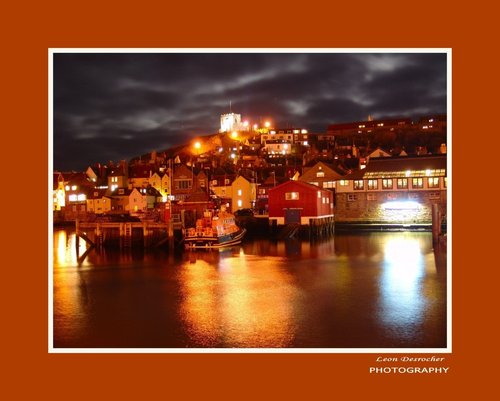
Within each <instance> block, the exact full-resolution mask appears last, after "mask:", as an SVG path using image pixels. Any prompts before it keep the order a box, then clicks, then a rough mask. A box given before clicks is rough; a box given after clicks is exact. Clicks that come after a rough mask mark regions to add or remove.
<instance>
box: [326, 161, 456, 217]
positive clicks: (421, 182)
mask: <svg viewBox="0 0 500 401" xmlns="http://www.w3.org/2000/svg"><path fill="white" fill-rule="evenodd" d="M447 187H448V180H447V170H446V155H435V156H420V157H401V158H391V157H382V158H372V159H370V161H369V163H368V164H367V166H366V168H365V169H363V170H357V171H355V172H353V173H351V174H349V175H347V176H345V177H343V178H342V179H340V180H338V181H337V183H336V210H335V220H336V222H345V223H380V224H390V223H394V224H423V225H429V224H431V223H432V205H433V204H438V205H439V208H440V211H441V213H442V214H443V215H445V214H446V202H447Z"/></svg>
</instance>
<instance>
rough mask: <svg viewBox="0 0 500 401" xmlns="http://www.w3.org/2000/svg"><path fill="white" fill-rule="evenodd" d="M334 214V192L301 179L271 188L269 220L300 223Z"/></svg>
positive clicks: (282, 222) (279, 222)
mask: <svg viewBox="0 0 500 401" xmlns="http://www.w3.org/2000/svg"><path fill="white" fill-rule="evenodd" d="M331 216H333V193H332V192H331V191H328V190H324V189H321V188H319V187H317V186H315V185H311V184H308V183H305V182H300V181H287V182H285V183H283V184H281V185H278V186H277V187H275V188H272V189H270V190H269V221H270V223H271V224H272V222H273V221H276V224H278V225H282V224H289V223H300V224H302V225H308V224H309V223H310V219H317V218H320V217H331Z"/></svg>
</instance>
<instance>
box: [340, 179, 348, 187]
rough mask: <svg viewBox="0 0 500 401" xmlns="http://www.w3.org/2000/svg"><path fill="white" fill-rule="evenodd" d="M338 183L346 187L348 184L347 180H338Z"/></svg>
mask: <svg viewBox="0 0 500 401" xmlns="http://www.w3.org/2000/svg"><path fill="white" fill-rule="evenodd" d="M339 184H340V186H341V187H347V186H348V185H349V181H348V180H340V181H339Z"/></svg>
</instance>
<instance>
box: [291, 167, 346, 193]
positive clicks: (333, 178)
mask: <svg viewBox="0 0 500 401" xmlns="http://www.w3.org/2000/svg"><path fill="white" fill-rule="evenodd" d="M342 177H343V175H342V174H340V173H339V172H337V171H336V170H335V169H334V167H333V166H332V165H330V164H327V163H324V162H318V163H316V164H315V165H314V166H312V167H310V168H304V172H303V174H302V175H301V176H300V177H299V181H302V182H307V183H309V184H311V185H316V186H317V187H320V188H324V189H329V190H331V191H334V189H335V183H336V182H337V181H338V180H340V179H341V178H342Z"/></svg>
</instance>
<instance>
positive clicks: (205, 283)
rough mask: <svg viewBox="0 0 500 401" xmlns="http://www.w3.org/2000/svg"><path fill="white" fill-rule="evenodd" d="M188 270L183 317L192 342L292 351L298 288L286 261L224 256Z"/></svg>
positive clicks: (185, 271)
mask: <svg viewBox="0 0 500 401" xmlns="http://www.w3.org/2000/svg"><path fill="white" fill-rule="evenodd" d="M220 256H221V257H220V259H219V261H218V263H217V264H216V265H215V266H214V265H209V264H207V263H206V262H205V261H204V260H203V259H200V260H197V261H196V262H195V263H189V264H186V265H184V266H182V271H181V274H180V283H181V286H182V294H183V301H182V303H181V315H182V319H183V320H184V322H185V324H186V326H187V328H188V329H187V331H188V333H189V336H190V340H191V342H192V344H196V345H195V346H204V347H249V346H251V347H287V346H290V345H291V343H292V340H293V333H294V327H293V308H294V303H295V300H294V296H295V292H296V291H295V289H294V287H293V284H292V283H291V279H290V277H288V276H287V274H286V272H285V271H284V270H283V259H282V258H266V259H264V260H263V259H262V258H258V257H252V256H248V255H247V256H245V254H244V253H243V250H241V251H240V252H239V253H238V254H221V255H220Z"/></svg>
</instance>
